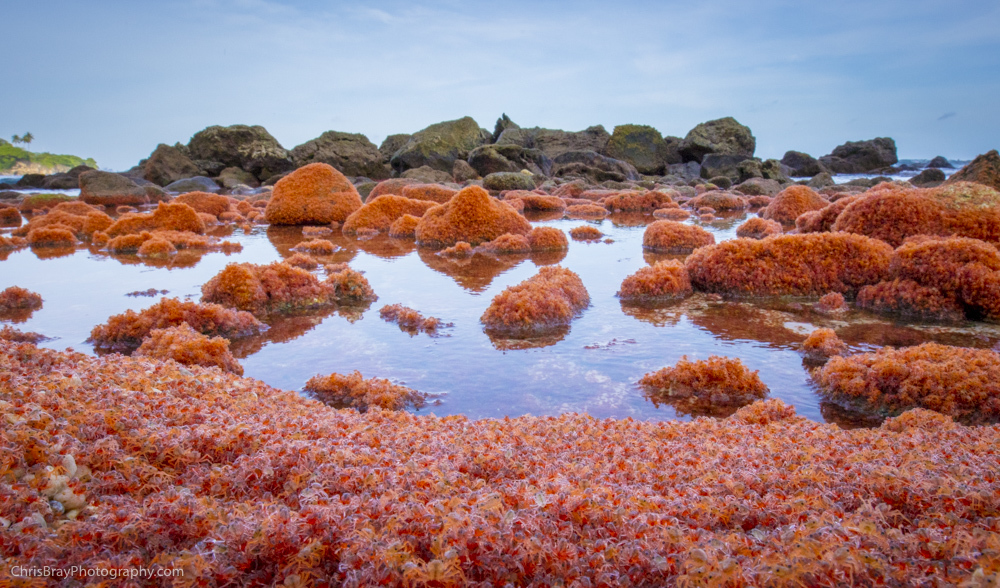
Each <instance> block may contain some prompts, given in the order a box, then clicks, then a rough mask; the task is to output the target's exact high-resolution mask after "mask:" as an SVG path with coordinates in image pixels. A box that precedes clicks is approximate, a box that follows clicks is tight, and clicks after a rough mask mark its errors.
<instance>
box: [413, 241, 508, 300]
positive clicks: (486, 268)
mask: <svg viewBox="0 0 1000 588" xmlns="http://www.w3.org/2000/svg"><path fill="white" fill-rule="evenodd" d="M417 255H418V256H420V260H421V261H423V262H424V263H425V264H426V265H427V267H429V268H431V269H432V270H434V271H436V272H440V273H442V274H444V275H446V276H448V277H450V278H451V279H453V280H455V283H456V284H458V285H459V286H461V287H462V288H465V289H466V290H469V291H471V292H482V291H484V290H486V289H487V288H489V286H490V284H492V283H493V280H494V279H495V278H496V277H497V276H499V275H500V274H502V273H504V272H506V271H508V270H510V269H513V268H514V267H516V266H517V265H519V264H520V263H521V262H523V261H524V260H526V259H528V256H527V255H524V254H511V255H502V256H496V257H494V256H492V255H485V254H483V253H475V254H473V255H472V256H471V257H464V258H453V257H445V256H443V255H438V252H437V251H435V250H433V249H428V248H426V247H418V248H417Z"/></svg>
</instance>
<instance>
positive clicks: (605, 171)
mask: <svg viewBox="0 0 1000 588" xmlns="http://www.w3.org/2000/svg"><path fill="white" fill-rule="evenodd" d="M552 174H553V175H556V176H560V177H580V178H586V179H589V180H591V181H592V182H594V183H600V182H604V181H607V180H614V181H617V182H624V181H626V180H639V179H641V176H640V175H639V172H638V170H636V169H635V167H633V166H632V164H630V163H626V162H624V161H620V160H618V159H613V158H611V157H607V156H605V155H601V154H599V153H596V152H594V151H566V152H564V153H562V154H560V155H558V156H557V157H556V158H555V159H554V160H553V166H552Z"/></svg>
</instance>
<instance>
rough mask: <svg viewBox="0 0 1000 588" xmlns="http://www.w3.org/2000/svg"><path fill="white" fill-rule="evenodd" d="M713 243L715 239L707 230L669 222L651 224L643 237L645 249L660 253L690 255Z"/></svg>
mask: <svg viewBox="0 0 1000 588" xmlns="http://www.w3.org/2000/svg"><path fill="white" fill-rule="evenodd" d="M713 243H715V237H713V236H712V233H709V232H708V231H706V230H705V229H703V228H701V227H696V226H694V225H685V224H683V223H679V222H676V221H669V220H658V221H655V222H653V223H651V224H650V225H649V226H648V227H646V232H645V233H643V235H642V247H643V249H648V250H650V251H657V252H660V253H690V252H692V251H694V250H695V249H697V248H699V247H704V246H705V245H712V244H713Z"/></svg>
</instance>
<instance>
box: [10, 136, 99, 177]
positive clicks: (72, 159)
mask: <svg viewBox="0 0 1000 588" xmlns="http://www.w3.org/2000/svg"><path fill="white" fill-rule="evenodd" d="M18 164H21V165H20V166H19V165H18ZM78 165H89V166H90V167H94V168H96V167H97V162H96V161H94V160H93V158H88V159H83V158H82V157H77V156H75V155H56V154H54V153H33V152H31V151H27V150H25V149H22V148H20V147H15V146H14V145H11V144H10V143H9V142H7V141H4V140H3V139H0V174H9V173H19V172H17V171H15V167H22V168H23V167H27V166H31V167H41V168H46V169H47V170H49V171H48V173H54V172H56V171H62V170H63V169H70V168H74V167H76V166H78ZM35 173H44V172H35Z"/></svg>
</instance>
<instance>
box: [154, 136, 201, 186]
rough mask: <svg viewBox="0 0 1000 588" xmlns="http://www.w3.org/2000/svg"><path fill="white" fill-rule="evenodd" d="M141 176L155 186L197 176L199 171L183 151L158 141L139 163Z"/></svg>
mask: <svg viewBox="0 0 1000 588" xmlns="http://www.w3.org/2000/svg"><path fill="white" fill-rule="evenodd" d="M140 167H141V169H142V173H141V177H142V178H143V179H145V180H148V181H150V182H153V183H154V184H156V185H157V186H166V185H167V184H170V183H172V182H176V181H177V180H182V179H184V178H190V177H191V176H197V175H199V174H200V173H201V168H199V167H198V166H197V165H196V164H195V162H193V161H191V158H189V157H188V156H187V155H185V154H184V152H183V151H181V150H180V149H178V148H177V147H171V146H170V145H165V144H163V143H160V144H159V145H157V146H156V149H154V150H153V153H151V154H150V156H149V159H147V160H146V161H145V162H143V163H142V164H141V165H140Z"/></svg>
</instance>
